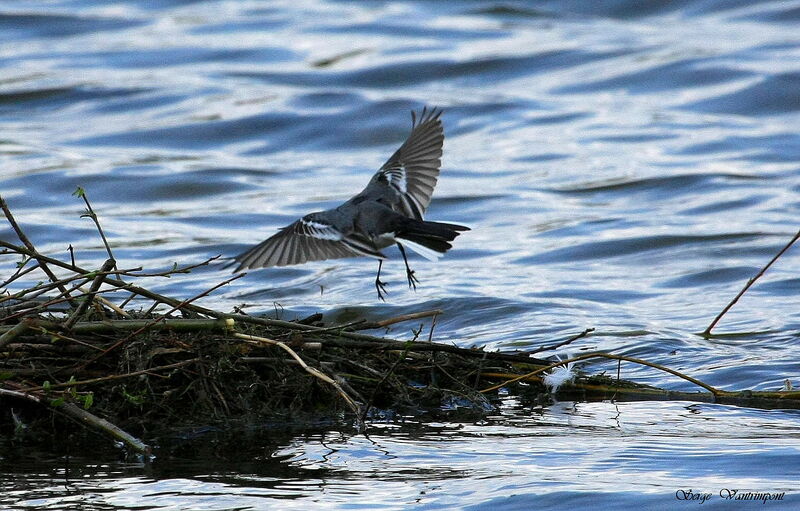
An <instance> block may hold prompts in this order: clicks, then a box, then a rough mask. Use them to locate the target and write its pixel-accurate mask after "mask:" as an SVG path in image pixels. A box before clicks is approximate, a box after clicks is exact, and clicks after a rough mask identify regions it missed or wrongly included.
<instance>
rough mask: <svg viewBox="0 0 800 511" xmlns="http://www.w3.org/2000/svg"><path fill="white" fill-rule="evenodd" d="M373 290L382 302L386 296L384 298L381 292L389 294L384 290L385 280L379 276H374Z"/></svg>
mask: <svg viewBox="0 0 800 511" xmlns="http://www.w3.org/2000/svg"><path fill="white" fill-rule="evenodd" d="M375 290H376V291H378V298H380V299H381V301H382V302H385V301H386V298H384V296H383V293H386V294H389V292H388V291H387V290H386V282H384V281H382V280H381V279H379V278H376V279H375Z"/></svg>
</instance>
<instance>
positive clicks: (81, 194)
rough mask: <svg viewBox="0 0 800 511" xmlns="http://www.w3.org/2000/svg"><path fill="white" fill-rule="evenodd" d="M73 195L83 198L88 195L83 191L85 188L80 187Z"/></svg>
mask: <svg viewBox="0 0 800 511" xmlns="http://www.w3.org/2000/svg"><path fill="white" fill-rule="evenodd" d="M72 195H74V196H75V197H83V196H84V195H86V192H85V191H84V190H83V188H81V187H80V186H79V187H77V188H76V189H75V191H74V192H72Z"/></svg>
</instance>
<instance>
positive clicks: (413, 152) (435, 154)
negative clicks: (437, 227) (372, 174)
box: [378, 108, 444, 220]
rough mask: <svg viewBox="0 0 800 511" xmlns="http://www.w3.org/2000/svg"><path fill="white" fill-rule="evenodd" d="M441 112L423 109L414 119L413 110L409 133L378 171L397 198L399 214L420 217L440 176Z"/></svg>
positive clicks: (420, 218) (442, 136) (442, 130)
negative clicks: (398, 198) (398, 199)
mask: <svg viewBox="0 0 800 511" xmlns="http://www.w3.org/2000/svg"><path fill="white" fill-rule="evenodd" d="M441 115H442V111H441V110H437V109H435V108H434V109H431V110H428V109H427V108H426V109H423V110H422V114H421V115H420V116H419V122H417V116H416V115H415V114H414V112H412V113H411V122H412V126H411V134H410V135H409V136H408V139H406V141H405V142H404V143H403V145H402V146H400V149H398V150H397V151H396V152H395V153H394V154H393V155H392V157H391V158H389V160H388V161H387V162H386V163H384V164H383V167H381V169H380V170H379V171H378V174H379V175H381V176H383V178H384V179H385V180H386V182H387V183H388V186H390V187H391V188H392V189H393V190H394V191H395V192H397V194H398V195H399V197H400V210H399V211H398V213H402V214H404V215H406V216H409V217H411V218H416V219H417V220H422V216H423V214H424V213H425V210H426V209H427V207H428V204H430V202H431V195H432V194H433V189H434V187H435V186H436V181H437V180H438V178H439V167H440V166H441V164H442V160H441V158H442V144H443V143H444V129H443V128H442V121H441V120H440V119H439V117H440V116H441Z"/></svg>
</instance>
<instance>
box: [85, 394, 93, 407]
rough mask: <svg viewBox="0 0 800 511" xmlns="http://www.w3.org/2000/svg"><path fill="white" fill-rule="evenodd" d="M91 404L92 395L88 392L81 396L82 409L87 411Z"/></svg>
mask: <svg viewBox="0 0 800 511" xmlns="http://www.w3.org/2000/svg"><path fill="white" fill-rule="evenodd" d="M92 403H94V394H93V393H91V392H89V393H88V394H86V395H85V396H83V409H84V410H88V409H89V408H90V407H91V406H92Z"/></svg>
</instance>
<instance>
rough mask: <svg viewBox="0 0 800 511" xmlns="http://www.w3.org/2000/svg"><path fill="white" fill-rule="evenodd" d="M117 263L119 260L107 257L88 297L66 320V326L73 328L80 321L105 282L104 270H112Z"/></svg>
mask: <svg viewBox="0 0 800 511" xmlns="http://www.w3.org/2000/svg"><path fill="white" fill-rule="evenodd" d="M116 265H117V262H116V261H114V259H106V262H105V263H103V266H102V267H101V268H100V272H99V273H98V275H97V276H96V277H95V278H94V281H92V285H91V287H90V288H89V292H88V293H87V294H86V298H84V299H83V301H82V302H81V304H80V305H79V306H78V308H77V309H75V311H74V312H73V313H72V315H71V316H70V317H69V319H67V321H66V322H64V328H65V329H66V330H69V329H70V328H72V325H74V324H75V323H77V322H78V320H79V319H80V317H81V316H82V315H83V313H84V312H86V309H88V308H89V305H90V304H91V303H92V300H93V299H94V297H95V295H97V292H98V291H99V290H100V285H101V284H103V272H106V271H110V270H111V269H112V268H114V266H116Z"/></svg>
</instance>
